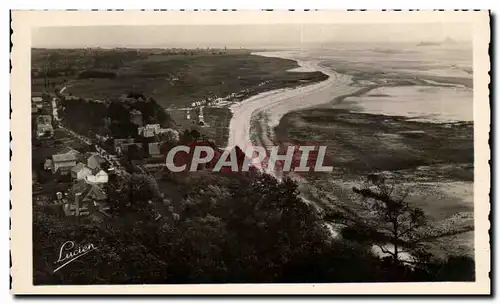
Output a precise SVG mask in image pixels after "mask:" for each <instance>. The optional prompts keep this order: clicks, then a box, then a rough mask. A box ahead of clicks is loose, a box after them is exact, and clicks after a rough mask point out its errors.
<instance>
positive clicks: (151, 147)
mask: <svg viewBox="0 0 500 304" xmlns="http://www.w3.org/2000/svg"><path fill="white" fill-rule="evenodd" d="M160 147H161V143H158V142H154V143H149V144H148V151H149V155H150V156H151V157H162V154H161V152H160Z"/></svg>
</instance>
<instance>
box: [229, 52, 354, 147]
mask: <svg viewBox="0 0 500 304" xmlns="http://www.w3.org/2000/svg"><path fill="white" fill-rule="evenodd" d="M252 54H253V55H258V56H267V57H279V58H283V59H290V60H295V61H296V62H297V64H298V65H299V67H298V68H297V69H307V70H309V71H311V70H315V71H318V72H322V73H323V74H325V75H327V76H328V78H327V79H326V80H323V81H320V82H316V83H312V84H308V85H304V86H300V87H296V88H283V89H277V90H272V91H268V92H264V93H260V94H258V95H255V96H252V97H250V98H248V99H245V100H242V101H240V102H239V103H235V104H233V105H232V106H231V107H230V111H231V113H232V118H231V121H230V123H229V138H228V142H227V146H228V147H234V146H239V147H240V148H242V149H243V150H245V148H246V147H248V146H250V145H253V144H254V142H252V141H251V135H250V133H251V130H250V129H251V124H252V118H253V117H254V116H255V115H258V114H259V113H265V114H267V115H268V116H269V124H267V126H265V127H266V129H270V131H271V134H272V131H273V128H274V127H275V126H277V125H278V124H279V121H280V120H281V118H282V117H283V116H284V115H285V114H286V113H288V112H291V111H296V110H300V109H305V108H309V107H314V106H318V105H321V104H324V103H327V102H329V101H331V100H332V99H333V98H335V97H337V96H340V95H342V94H346V93H351V92H352V91H355V90H357V89H359V88H356V87H351V86H350V83H351V78H352V77H351V76H348V75H343V74H339V73H337V72H333V71H329V70H327V69H325V68H323V67H321V66H320V65H319V61H318V62H306V61H303V60H300V59H298V58H293V56H289V55H286V52H260V53H252ZM294 70H296V69H294ZM306 98H307V101H306V100H305V99H306ZM269 114H270V115H269ZM264 141H265V142H263V143H260V144H261V145H262V144H264V145H265V144H268V143H269V141H268V140H267V139H264ZM257 144H259V143H257Z"/></svg>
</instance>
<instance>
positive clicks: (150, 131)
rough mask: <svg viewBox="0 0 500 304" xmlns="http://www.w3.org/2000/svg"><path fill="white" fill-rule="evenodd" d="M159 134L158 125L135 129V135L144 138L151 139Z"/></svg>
mask: <svg viewBox="0 0 500 304" xmlns="http://www.w3.org/2000/svg"><path fill="white" fill-rule="evenodd" d="M160 132H161V127H160V125H159V124H151V125H146V126H144V127H139V128H137V133H138V134H139V135H142V136H144V137H153V136H155V135H157V134H160Z"/></svg>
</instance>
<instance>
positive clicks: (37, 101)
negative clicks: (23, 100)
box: [31, 96, 43, 104]
mask: <svg viewBox="0 0 500 304" xmlns="http://www.w3.org/2000/svg"><path fill="white" fill-rule="evenodd" d="M31 102H32V103H35V104H39V103H42V102H43V98H42V97H40V96H34V97H31Z"/></svg>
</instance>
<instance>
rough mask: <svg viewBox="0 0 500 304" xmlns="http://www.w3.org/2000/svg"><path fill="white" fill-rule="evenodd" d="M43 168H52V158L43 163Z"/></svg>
mask: <svg viewBox="0 0 500 304" xmlns="http://www.w3.org/2000/svg"><path fill="white" fill-rule="evenodd" d="M43 169H44V170H47V171H48V170H52V159H51V158H47V159H46V160H45V162H44V163H43Z"/></svg>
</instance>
